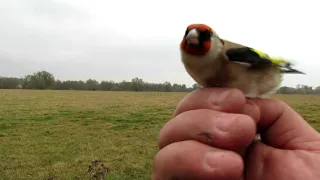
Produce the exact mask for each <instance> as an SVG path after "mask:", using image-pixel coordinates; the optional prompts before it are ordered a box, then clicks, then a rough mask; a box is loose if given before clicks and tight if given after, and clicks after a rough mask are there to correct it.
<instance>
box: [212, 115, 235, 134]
mask: <svg viewBox="0 0 320 180" xmlns="http://www.w3.org/2000/svg"><path fill="white" fill-rule="evenodd" d="M235 119H236V116H235V115H232V114H221V115H219V116H217V117H216V119H215V127H216V128H217V129H218V130H219V131H222V132H229V131H230V127H232V124H233V123H234V122H235Z"/></svg>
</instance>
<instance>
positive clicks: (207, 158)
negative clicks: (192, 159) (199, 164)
mask: <svg viewBox="0 0 320 180" xmlns="http://www.w3.org/2000/svg"><path fill="white" fill-rule="evenodd" d="M224 156H225V153H224V152H207V153H206V154H205V155H204V163H203V165H204V168H205V169H207V170H209V171H212V170H215V171H216V170H217V169H218V168H219V167H220V165H221V159H223V157H224Z"/></svg>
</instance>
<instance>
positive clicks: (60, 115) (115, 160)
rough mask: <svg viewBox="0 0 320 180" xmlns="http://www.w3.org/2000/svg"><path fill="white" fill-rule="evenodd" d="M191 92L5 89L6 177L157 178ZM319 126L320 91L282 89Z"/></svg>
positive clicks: (0, 126) (1, 118)
mask: <svg viewBox="0 0 320 180" xmlns="http://www.w3.org/2000/svg"><path fill="white" fill-rule="evenodd" d="M185 95H186V93H159V92H143V93H138V92H89V91H37V90H34V91H32V90H0V143H1V144H0V158H1V163H0V179H6V180H11V179H76V177H78V179H88V177H89V176H88V172H87V169H88V165H89V164H90V163H91V161H92V160H96V159H97V160H101V161H102V162H103V163H104V164H105V165H106V166H108V167H109V168H110V173H108V176H107V177H108V178H107V179H119V180H126V179H128V180H129V179H130V180H133V179H135V180H136V179H138V180H139V179H151V172H152V160H153V157H154V155H155V154H156V152H157V136H158V132H159V130H160V128H161V127H162V126H163V125H164V123H166V121H167V120H169V119H170V116H171V114H172V112H173V110H174V108H175V106H176V105H177V103H178V102H179V101H180V100H181V99H182V98H183V97H184V96H185ZM275 97H276V98H280V99H283V100H285V101H286V102H287V103H289V104H290V105H291V106H292V107H293V108H295V109H296V110H297V111H298V112H299V113H301V115H302V116H303V117H305V118H306V120H307V121H308V122H310V123H311V124H312V125H313V126H314V127H316V128H318V129H319V130H320V124H319V123H320V121H319V118H318V117H319V116H320V96H311V95H276V96H275Z"/></svg>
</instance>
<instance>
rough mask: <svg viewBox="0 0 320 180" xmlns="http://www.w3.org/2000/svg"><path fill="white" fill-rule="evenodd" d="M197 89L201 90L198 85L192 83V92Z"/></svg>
mask: <svg viewBox="0 0 320 180" xmlns="http://www.w3.org/2000/svg"><path fill="white" fill-rule="evenodd" d="M199 88H201V86H200V84H198V83H194V84H193V85H192V89H193V90H196V89H199Z"/></svg>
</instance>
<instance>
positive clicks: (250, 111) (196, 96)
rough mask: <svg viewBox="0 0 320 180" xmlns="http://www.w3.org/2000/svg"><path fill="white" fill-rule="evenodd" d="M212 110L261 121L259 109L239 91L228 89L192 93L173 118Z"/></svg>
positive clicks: (210, 89) (202, 89)
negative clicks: (199, 110)
mask: <svg viewBox="0 0 320 180" xmlns="http://www.w3.org/2000/svg"><path fill="white" fill-rule="evenodd" d="M195 109H212V110H217V111H223V112H230V113H244V114H247V115H250V116H251V117H253V118H254V119H255V120H256V121H258V120H259V116H260V113H259V112H258V110H259V108H257V107H255V104H254V103H253V102H252V101H250V100H248V101H246V98H245V96H244V95H243V93H242V92H241V91H240V90H238V89H228V88H200V89H198V90H196V91H193V92H191V93H190V94H188V95H187V96H186V97H185V98H183V99H182V101H181V102H180V103H179V104H178V106H177V108H176V110H175V112H174V114H173V116H177V115H178V114H180V113H182V112H185V111H190V110H195Z"/></svg>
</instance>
